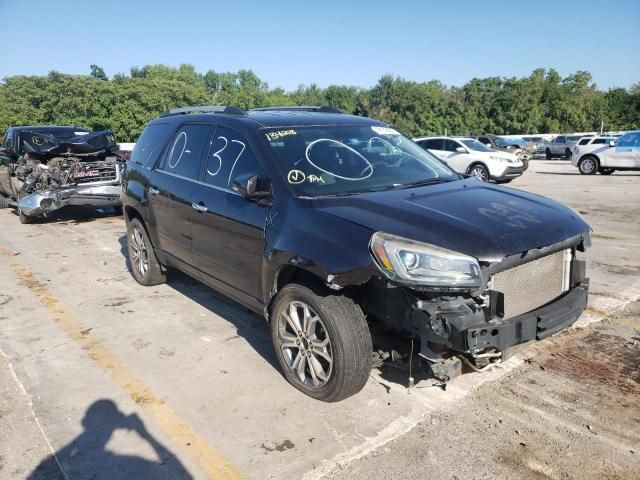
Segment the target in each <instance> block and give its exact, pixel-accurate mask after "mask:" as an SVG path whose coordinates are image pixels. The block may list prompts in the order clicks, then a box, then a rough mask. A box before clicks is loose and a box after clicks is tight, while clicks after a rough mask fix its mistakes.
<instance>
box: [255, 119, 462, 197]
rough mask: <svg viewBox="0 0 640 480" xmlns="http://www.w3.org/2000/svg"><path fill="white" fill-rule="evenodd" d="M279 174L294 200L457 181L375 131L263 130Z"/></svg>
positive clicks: (401, 139) (409, 146)
mask: <svg viewBox="0 0 640 480" xmlns="http://www.w3.org/2000/svg"><path fill="white" fill-rule="evenodd" d="M264 134H265V136H266V138H267V141H268V142H269V145H270V146H271V149H272V150H273V152H274V153H275V155H276V157H277V165H278V168H279V170H280V172H281V174H282V175H283V176H284V177H285V178H286V180H287V182H288V183H289V185H290V186H291V188H292V189H293V190H294V192H295V194H296V195H299V196H324V195H348V194H354V193H363V192H368V191H375V190H388V189H392V188H403V187H409V186H412V185H417V184H420V183H439V182H447V181H453V180H458V179H459V176H458V175H457V174H456V173H455V172H453V171H452V170H451V169H449V168H448V167H447V166H446V165H444V164H443V163H442V162H441V161H440V160H438V159H437V158H436V157H434V156H433V155H431V154H430V153H428V152H427V151H425V150H423V149H422V148H420V147H419V146H418V145H416V144H415V143H413V142H412V141H411V140H409V139H408V138H407V137H405V136H403V135H401V134H400V133H399V132H397V131H396V130H394V129H393V128H389V127H385V126H377V125H347V126H344V125H343V126H334V125H327V126H310V127H292V128H286V129H283V128H270V129H265V130H264Z"/></svg>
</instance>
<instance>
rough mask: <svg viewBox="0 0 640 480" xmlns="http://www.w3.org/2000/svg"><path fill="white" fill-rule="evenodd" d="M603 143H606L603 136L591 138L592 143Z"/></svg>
mask: <svg viewBox="0 0 640 480" xmlns="http://www.w3.org/2000/svg"><path fill="white" fill-rule="evenodd" d="M604 143H608V142H606V139H604V138H596V139H594V140H593V142H591V144H592V145H602V144H604Z"/></svg>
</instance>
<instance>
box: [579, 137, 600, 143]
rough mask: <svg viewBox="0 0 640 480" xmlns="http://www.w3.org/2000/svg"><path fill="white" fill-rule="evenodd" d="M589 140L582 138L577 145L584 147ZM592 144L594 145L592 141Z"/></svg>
mask: <svg viewBox="0 0 640 480" xmlns="http://www.w3.org/2000/svg"><path fill="white" fill-rule="evenodd" d="M589 140H590V139H589V138H583V139H582V140H580V142H578V145H586V144H587V143H589ZM593 143H596V141H594V142H593Z"/></svg>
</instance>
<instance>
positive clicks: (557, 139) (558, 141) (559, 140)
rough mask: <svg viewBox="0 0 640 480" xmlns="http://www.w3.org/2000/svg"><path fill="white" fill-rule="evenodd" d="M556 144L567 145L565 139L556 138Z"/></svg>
mask: <svg viewBox="0 0 640 480" xmlns="http://www.w3.org/2000/svg"><path fill="white" fill-rule="evenodd" d="M556 143H567V139H566V138H565V137H558V138H556Z"/></svg>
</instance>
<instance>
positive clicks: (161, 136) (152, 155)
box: [129, 123, 171, 166]
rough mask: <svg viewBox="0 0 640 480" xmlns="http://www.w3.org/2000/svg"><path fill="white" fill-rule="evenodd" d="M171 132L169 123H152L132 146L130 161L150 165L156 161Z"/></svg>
mask: <svg viewBox="0 0 640 480" xmlns="http://www.w3.org/2000/svg"><path fill="white" fill-rule="evenodd" d="M170 133H171V124H169V123H154V124H153V125H148V126H147V128H145V129H144V131H143V132H142V135H140V138H138V141H137V142H136V145H135V147H133V152H131V158H130V160H129V161H130V162H132V163H135V164H137V165H143V166H144V165H152V164H154V163H155V162H156V160H157V159H158V157H159V156H160V154H161V153H162V150H163V148H164V146H165V145H166V144H167V140H168V137H169V135H170Z"/></svg>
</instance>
